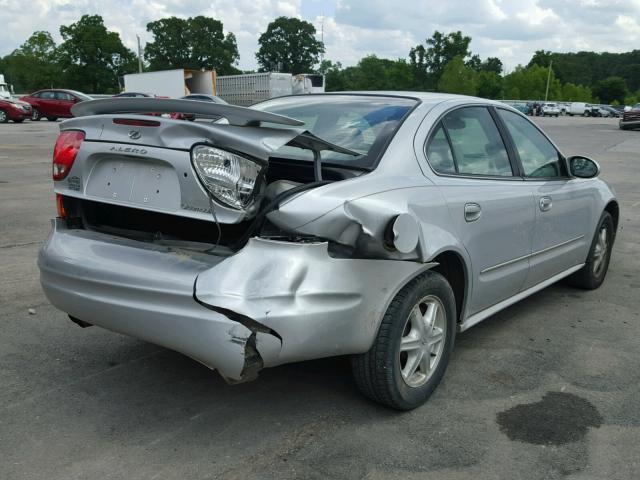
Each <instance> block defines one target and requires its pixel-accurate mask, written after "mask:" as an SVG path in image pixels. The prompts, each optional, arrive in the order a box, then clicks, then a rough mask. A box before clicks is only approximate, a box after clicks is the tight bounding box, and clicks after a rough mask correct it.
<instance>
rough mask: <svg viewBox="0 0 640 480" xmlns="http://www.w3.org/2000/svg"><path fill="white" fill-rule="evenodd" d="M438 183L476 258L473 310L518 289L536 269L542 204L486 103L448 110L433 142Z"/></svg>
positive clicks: (471, 298) (469, 305) (431, 160)
mask: <svg viewBox="0 0 640 480" xmlns="http://www.w3.org/2000/svg"><path fill="white" fill-rule="evenodd" d="M426 153H427V158H428V160H429V163H430V165H431V167H432V168H433V170H434V171H435V172H436V173H437V174H438V176H437V177H435V178H434V182H435V183H436V184H437V185H438V187H439V188H440V190H441V191H442V194H443V195H444V198H445V199H446V201H447V204H448V207H449V212H450V215H451V218H452V220H453V224H454V227H455V228H456V230H457V232H458V235H459V238H460V239H461V241H462V243H463V245H464V247H465V248H466V250H467V252H468V254H469V257H470V258H471V269H472V271H471V274H472V291H471V295H470V296H469V298H468V300H467V312H466V313H467V315H472V314H474V313H477V312H479V311H481V310H484V309H486V308H488V307H491V306H492V305H495V304H496V303H499V302H500V301H502V300H505V299H507V298H509V297H511V296H513V295H515V294H517V293H518V292H519V291H520V290H521V288H522V286H523V284H524V282H525V280H526V277H527V274H528V270H529V255H530V253H531V247H532V245H531V238H532V234H533V225H534V221H535V210H534V204H533V197H532V192H531V187H530V185H529V184H527V183H526V182H525V181H524V180H522V178H520V177H517V176H515V175H514V171H515V169H514V166H513V159H510V158H509V156H508V154H507V149H506V148H505V143H504V141H503V138H502V136H501V135H500V132H499V130H498V128H497V126H496V124H495V122H494V120H493V118H492V116H491V114H490V113H489V110H488V109H487V108H485V107H463V108H458V109H455V110H453V111H451V112H449V113H448V114H446V115H445V116H444V117H443V119H442V121H441V122H440V123H439V124H438V125H437V126H436V129H435V130H434V131H433V134H432V135H431V137H430V139H429V141H428V144H427V149H426Z"/></svg>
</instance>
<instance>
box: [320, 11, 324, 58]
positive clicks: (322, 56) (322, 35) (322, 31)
mask: <svg viewBox="0 0 640 480" xmlns="http://www.w3.org/2000/svg"><path fill="white" fill-rule="evenodd" d="M320 41H321V42H322V46H323V47H324V12H323V13H322V20H321V21H320ZM323 60H324V52H322V53H321V54H320V66H322V62H323Z"/></svg>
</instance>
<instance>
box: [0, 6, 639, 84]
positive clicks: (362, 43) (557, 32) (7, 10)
mask: <svg viewBox="0 0 640 480" xmlns="http://www.w3.org/2000/svg"><path fill="white" fill-rule="evenodd" d="M83 14H99V15H102V17H103V18H104V20H105V24H106V25H107V27H108V28H109V29H110V30H114V31H117V32H118V33H120V35H121V37H122V39H123V41H124V43H125V44H126V45H127V46H128V47H129V48H131V49H132V50H135V49H136V35H140V37H141V38H142V42H143V46H144V43H145V42H146V41H151V40H152V38H151V36H150V35H149V34H148V33H147V32H146V24H147V23H148V22H150V21H152V20H157V19H159V18H162V17H167V16H178V17H190V16H195V15H207V16H211V17H214V18H216V19H218V20H221V21H222V22H223V24H224V28H225V30H226V31H231V32H233V33H235V35H236V38H237V42H238V50H239V52H240V62H239V65H238V66H239V68H241V69H243V70H250V69H254V68H256V61H255V56H254V54H255V52H256V50H257V48H258V37H259V36H260V33H262V32H263V31H265V30H266V28H267V25H268V23H269V22H270V21H271V20H273V19H274V18H276V17H278V16H281V15H284V16H294V17H298V18H301V19H304V20H307V21H309V22H311V23H313V24H314V25H315V27H316V29H317V30H318V38H320V32H321V26H322V27H323V30H324V42H325V47H326V53H325V58H327V59H330V60H332V61H334V62H336V61H338V62H341V63H342V64H343V66H349V65H355V64H356V63H357V62H358V60H359V59H360V58H362V57H363V56H365V55H369V54H375V55H377V56H378V57H383V58H392V59H396V58H406V57H407V56H408V53H409V50H410V49H411V47H413V46H415V45H417V44H419V43H424V41H425V39H426V38H428V37H430V36H431V35H432V34H433V32H434V31H435V30H439V31H441V32H445V33H448V32H452V31H456V30H461V31H462V32H463V33H464V34H465V35H468V36H471V38H472V42H471V50H472V52H473V53H477V54H479V55H480V56H481V57H482V58H486V57H488V56H492V57H499V58H500V59H501V60H502V62H503V64H504V65H505V67H506V69H507V71H509V70H512V69H513V68H515V67H516V66H517V65H518V64H526V63H528V61H529V60H530V58H531V56H532V55H533V53H534V52H535V51H536V50H541V49H544V50H551V51H554V52H569V51H580V50H592V51H599V52H602V51H609V52H624V51H630V50H633V49H634V48H640V0H467V1H465V0H444V1H443V0H438V1H433V0H110V1H96V0H31V1H29V2H25V1H24V0H0V25H2V26H3V28H2V29H1V30H0V55H6V54H8V53H10V52H11V51H13V49H15V48H17V47H18V46H20V44H22V43H23V42H24V41H25V40H26V39H27V38H28V37H29V35H30V34H31V33H32V32H33V31H35V30H47V31H49V32H51V34H52V35H53V37H54V39H55V40H56V41H57V42H59V41H60V40H61V39H60V35H59V27H60V25H68V24H70V23H73V22H75V21H76V20H77V19H78V18H79V17H80V16H81V15H83Z"/></svg>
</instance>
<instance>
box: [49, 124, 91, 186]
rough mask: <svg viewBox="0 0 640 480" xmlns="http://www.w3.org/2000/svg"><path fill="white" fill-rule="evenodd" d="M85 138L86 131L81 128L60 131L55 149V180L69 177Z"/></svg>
mask: <svg viewBox="0 0 640 480" xmlns="http://www.w3.org/2000/svg"><path fill="white" fill-rule="evenodd" d="M83 140H84V132H82V131H80V130H65V131H63V132H60V135H58V140H56V146H55V147H54V149H53V179H54V180H64V179H65V178H66V177H67V175H68V174H69V171H70V170H71V167H73V162H74V161H75V159H76V156H77V155H78V150H80V145H82V141H83Z"/></svg>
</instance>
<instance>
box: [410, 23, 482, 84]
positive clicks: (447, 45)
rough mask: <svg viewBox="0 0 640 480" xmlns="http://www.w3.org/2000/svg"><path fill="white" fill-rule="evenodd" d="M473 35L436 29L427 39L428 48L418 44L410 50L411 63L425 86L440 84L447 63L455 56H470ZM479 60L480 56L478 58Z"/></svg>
mask: <svg viewBox="0 0 640 480" xmlns="http://www.w3.org/2000/svg"><path fill="white" fill-rule="evenodd" d="M470 43H471V37H467V36H464V35H462V32H460V31H457V32H452V33H449V34H446V35H445V34H444V33H441V32H439V31H437V30H436V31H435V32H434V34H433V35H432V36H431V38H428V39H427V40H426V44H427V48H426V49H425V48H424V47H423V46H422V45H417V46H415V47H413V48H412V49H411V51H410V52H409V58H410V64H411V67H412V68H413V70H414V72H417V74H418V78H419V79H420V78H421V79H423V81H424V87H426V88H433V87H435V86H436V85H439V81H440V77H441V76H442V74H443V71H444V67H445V65H446V64H448V63H449V62H451V61H452V60H453V59H454V58H455V57H461V58H462V59H463V63H464V59H465V58H466V57H468V56H469V53H470V52H469V44H470ZM478 60H479V58H478Z"/></svg>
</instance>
